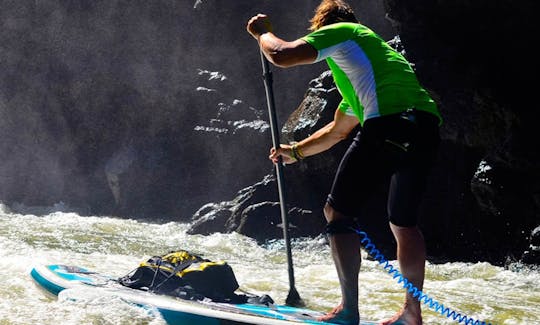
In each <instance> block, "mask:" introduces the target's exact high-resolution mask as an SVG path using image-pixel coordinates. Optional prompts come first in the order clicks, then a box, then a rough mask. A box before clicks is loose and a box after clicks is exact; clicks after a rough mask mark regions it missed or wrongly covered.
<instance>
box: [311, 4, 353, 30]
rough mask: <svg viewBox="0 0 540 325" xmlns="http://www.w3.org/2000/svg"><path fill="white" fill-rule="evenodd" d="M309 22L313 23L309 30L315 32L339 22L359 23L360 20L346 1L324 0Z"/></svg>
mask: <svg viewBox="0 0 540 325" xmlns="http://www.w3.org/2000/svg"><path fill="white" fill-rule="evenodd" d="M309 22H310V23H311V26H310V27H309V30H311V31H315V30H317V29H319V28H321V27H323V26H326V25H330V24H334V23H339V22H352V23H357V22H358V19H356V16H355V15H354V12H353V10H352V8H351V6H350V5H349V4H348V3H346V2H345V1H343V0H322V1H321V3H320V4H319V6H318V7H317V9H315V15H314V16H313V18H311V19H310V21H309Z"/></svg>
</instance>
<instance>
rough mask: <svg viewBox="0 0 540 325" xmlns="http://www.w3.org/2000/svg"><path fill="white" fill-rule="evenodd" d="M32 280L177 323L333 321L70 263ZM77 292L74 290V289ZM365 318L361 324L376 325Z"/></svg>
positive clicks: (37, 271) (37, 272) (45, 269)
mask: <svg viewBox="0 0 540 325" xmlns="http://www.w3.org/2000/svg"><path fill="white" fill-rule="evenodd" d="M30 275H31V276H32V278H33V280H34V281H35V282H36V283H37V284H38V285H39V286H40V287H41V288H42V289H44V290H45V291H46V292H47V293H50V294H52V295H54V296H58V295H59V294H60V292H64V293H67V294H68V297H69V299H75V300H77V296H76V295H75V296H73V295H72V296H69V292H70V290H66V289H77V290H76V291H79V292H80V291H81V290H82V291H86V292H88V293H89V294H94V295H96V296H106V295H109V296H114V297H118V298H120V299H122V300H124V301H126V302H128V303H131V304H134V305H136V306H140V307H142V308H148V309H150V310H157V311H158V312H159V313H160V314H161V315H162V317H163V318H164V319H165V321H166V322H167V323H168V324H175V325H232V324H252V325H259V324H260V325H287V324H331V323H325V322H319V321H317V320H316V318H317V317H319V316H321V315H323V314H322V313H320V312H317V311H313V310H309V309H305V308H296V307H290V306H285V305H273V304H271V305H258V304H250V303H243V304H231V303H217V302H211V301H191V300H183V299H179V298H175V297H170V296H165V295H157V294H154V293H150V292H146V291H143V290H137V289H131V288H128V287H125V286H122V285H120V284H119V283H118V282H117V281H116V279H114V278H112V277H109V276H106V275H103V274H99V273H97V272H92V271H90V270H87V269H84V268H81V267H78V266H67V265H58V264H51V265H38V266H36V267H34V268H33V269H32V271H31V272H30ZM73 291H75V290H73ZM374 324H375V323H374V322H366V321H362V322H361V323H360V325H374Z"/></svg>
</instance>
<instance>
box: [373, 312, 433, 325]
mask: <svg viewBox="0 0 540 325" xmlns="http://www.w3.org/2000/svg"><path fill="white" fill-rule="evenodd" d="M379 325H422V316H421V315H420V314H419V313H414V312H411V311H409V310H408V309H403V310H401V311H400V312H399V313H397V314H396V315H394V317H392V318H390V319H387V320H384V321H382V322H380V323H379Z"/></svg>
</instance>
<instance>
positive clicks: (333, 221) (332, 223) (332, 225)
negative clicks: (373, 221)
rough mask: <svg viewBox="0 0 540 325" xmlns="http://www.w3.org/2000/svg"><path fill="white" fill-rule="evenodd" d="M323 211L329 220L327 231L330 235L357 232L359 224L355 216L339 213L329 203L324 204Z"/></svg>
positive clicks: (327, 220)
mask: <svg viewBox="0 0 540 325" xmlns="http://www.w3.org/2000/svg"><path fill="white" fill-rule="evenodd" d="M323 212H324V217H325V218H326V222H327V224H326V228H325V233H326V234H327V235H328V236H331V235H335V234H347V233H354V232H355V229H356V228H357V224H356V221H355V220H354V219H353V218H351V217H347V216H345V215H343V214H341V213H339V212H338V211H336V210H335V209H334V208H332V206H330V205H329V204H328V203H327V204H326V205H325V206H324V211H323Z"/></svg>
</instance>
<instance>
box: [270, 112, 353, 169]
mask: <svg viewBox="0 0 540 325" xmlns="http://www.w3.org/2000/svg"><path fill="white" fill-rule="evenodd" d="M358 123H359V120H358V118H357V117H356V116H349V115H346V114H345V113H343V112H342V111H340V110H339V109H336V112H335V114H334V120H333V121H332V122H330V123H328V124H327V125H325V126H323V127H322V128H320V129H319V130H317V131H316V132H315V133H313V134H312V135H310V136H309V137H307V138H305V139H304V140H302V141H300V142H298V143H297V144H296V146H297V148H298V150H299V151H300V152H301V154H302V155H303V156H304V157H307V156H313V155H316V154H318V153H320V152H323V151H325V150H328V149H330V148H331V147H333V146H334V145H335V144H336V143H338V142H340V141H341V140H343V139H345V138H347V136H348V135H349V133H350V132H351V131H352V130H353V129H354V128H355V127H356V126H357V125H358ZM279 156H281V157H282V158H283V161H284V162H285V163H289V164H290V163H293V162H295V161H296V160H295V159H294V158H293V157H294V155H293V152H292V146H291V145H288V144H282V145H281V146H280V148H279V149H277V150H276V149H275V148H272V149H271V150H270V157H269V158H270V159H271V160H272V161H273V162H274V163H277V161H278V157H279Z"/></svg>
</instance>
